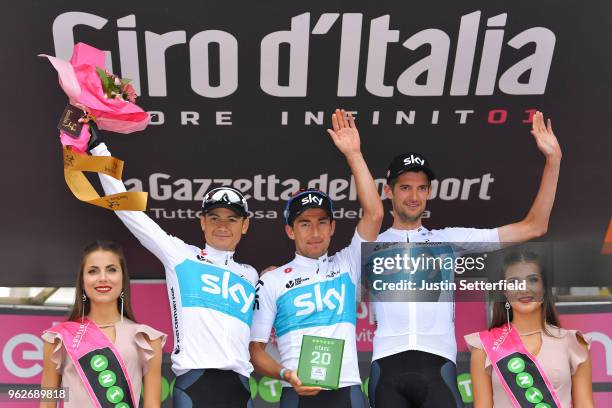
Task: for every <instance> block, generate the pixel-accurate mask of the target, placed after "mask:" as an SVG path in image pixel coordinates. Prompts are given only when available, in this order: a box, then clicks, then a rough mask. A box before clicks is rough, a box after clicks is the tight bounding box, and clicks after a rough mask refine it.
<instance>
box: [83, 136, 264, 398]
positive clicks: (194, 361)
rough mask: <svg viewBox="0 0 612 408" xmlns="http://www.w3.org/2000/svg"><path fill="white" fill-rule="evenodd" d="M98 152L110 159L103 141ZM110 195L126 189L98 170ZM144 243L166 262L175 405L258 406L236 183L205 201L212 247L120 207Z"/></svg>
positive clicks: (241, 204) (243, 209) (248, 271)
mask: <svg viewBox="0 0 612 408" xmlns="http://www.w3.org/2000/svg"><path fill="white" fill-rule="evenodd" d="M90 152H91V154H92V155H95V156H109V155H110V152H109V151H108V149H107V147H106V145H105V144H104V143H99V144H98V145H97V146H95V147H93V148H91V149H90ZM100 181H101V182H102V187H103V188H104V192H105V193H106V194H107V195H108V194H115V193H120V192H124V191H126V189H125V186H124V185H123V183H122V182H121V181H119V180H115V179H113V178H111V177H109V176H106V175H103V174H100ZM115 213H116V214H117V216H118V217H119V219H120V220H121V221H122V222H123V223H124V224H125V226H126V227H127V228H128V229H129V230H130V232H132V234H134V236H135V237H136V238H137V239H138V240H139V241H140V243H141V244H142V245H143V246H144V247H145V248H147V249H148V250H149V251H151V252H152V253H153V254H154V255H155V256H156V257H157V258H158V259H159V260H160V261H161V262H162V264H163V265H164V269H165V274H166V285H167V290H168V299H169V301H170V314H171V316H172V328H173V334H174V350H173V352H172V356H171V359H172V370H173V371H174V373H175V374H176V376H177V378H176V382H175V385H174V391H173V406H174V407H175V408H191V407H211V408H221V407H249V406H252V401H251V399H250V391H249V385H248V377H249V376H250V374H251V372H252V371H253V366H252V365H251V363H250V356H249V351H248V347H249V335H250V325H251V321H252V317H253V303H254V300H255V285H256V284H257V280H258V274H257V271H256V270H255V269H254V268H253V267H251V266H250V265H245V264H241V263H238V262H236V261H234V251H235V249H236V246H237V245H238V243H239V242H240V239H241V237H242V235H243V234H246V232H247V230H248V228H249V218H248V207H247V202H246V199H245V198H244V196H243V195H242V193H241V192H240V191H238V190H236V189H233V188H230V187H220V188H216V189H212V190H210V191H209V192H207V193H206V195H205V197H204V201H203V202H202V215H201V217H200V225H201V228H202V231H203V233H204V239H205V241H206V245H205V247H204V248H203V249H200V248H199V247H196V246H192V245H188V244H186V243H185V242H183V241H182V240H180V239H179V238H176V237H173V236H171V235H169V234H167V233H166V232H164V231H163V230H162V229H161V228H160V226H159V225H157V223H155V222H154V221H153V220H152V219H151V218H149V217H148V216H147V215H146V214H145V213H144V212H140V211H116V212H115Z"/></svg>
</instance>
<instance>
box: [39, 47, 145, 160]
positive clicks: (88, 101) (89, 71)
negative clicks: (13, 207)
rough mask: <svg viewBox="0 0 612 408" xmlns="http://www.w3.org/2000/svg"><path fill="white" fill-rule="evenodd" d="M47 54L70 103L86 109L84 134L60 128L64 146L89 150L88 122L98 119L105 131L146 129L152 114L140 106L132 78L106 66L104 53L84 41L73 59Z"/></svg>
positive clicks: (97, 123)
mask: <svg viewBox="0 0 612 408" xmlns="http://www.w3.org/2000/svg"><path fill="white" fill-rule="evenodd" d="M40 56H41V57H46V58H48V59H49V62H51V64H52V65H53V67H54V68H55V69H56V70H57V73H58V76H59V83H60V86H61V87H62V89H63V90H64V92H65V93H66V95H67V96H68V98H69V100H70V104H71V105H74V106H76V107H77V108H79V109H81V110H83V112H84V114H83V118H82V119H80V120H79V122H81V123H83V127H82V129H81V132H80V135H79V136H78V137H74V136H71V135H69V134H67V133H66V132H64V131H60V140H61V142H62V144H63V145H64V146H72V149H73V150H76V151H78V152H85V151H86V150H87V144H88V142H89V139H90V137H91V134H90V130H89V125H88V124H87V122H89V121H94V122H95V123H96V125H97V127H98V128H99V129H101V130H109V131H111V132H117V133H132V132H136V131H139V130H143V129H144V128H145V127H147V125H148V123H149V114H148V113H147V112H145V111H143V110H142V109H141V108H140V107H138V106H137V105H136V104H135V103H134V101H135V100H136V92H135V90H134V88H133V87H132V85H130V84H129V80H127V79H121V78H118V77H117V76H115V75H113V74H111V73H110V72H108V71H106V70H105V69H104V53H103V52H102V51H100V50H98V49H97V48H94V47H92V46H89V45H87V44H84V43H78V44H76V45H75V46H74V51H73V53H72V58H71V59H70V62H68V61H64V60H61V59H59V58H56V57H52V56H49V55H40Z"/></svg>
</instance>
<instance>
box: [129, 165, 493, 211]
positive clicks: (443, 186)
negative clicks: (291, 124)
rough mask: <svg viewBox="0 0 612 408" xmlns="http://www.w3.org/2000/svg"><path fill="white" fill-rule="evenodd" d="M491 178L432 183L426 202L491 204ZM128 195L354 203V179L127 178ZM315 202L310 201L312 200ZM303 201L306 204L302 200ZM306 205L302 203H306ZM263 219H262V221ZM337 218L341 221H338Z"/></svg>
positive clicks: (162, 198)
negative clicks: (237, 195) (301, 193)
mask: <svg viewBox="0 0 612 408" xmlns="http://www.w3.org/2000/svg"><path fill="white" fill-rule="evenodd" d="M374 181H375V183H376V186H377V188H378V191H379V194H380V196H381V198H383V199H385V198H386V197H385V195H384V192H383V187H384V185H385V184H386V180H385V179H384V178H379V179H375V180H374ZM494 181H495V178H494V177H493V176H492V174H491V173H485V174H483V175H482V176H480V177H474V178H462V179H460V178H454V177H449V178H445V179H441V180H432V182H431V195H430V196H429V199H430V200H433V199H440V200H443V201H453V200H461V201H467V200H484V201H488V200H491V193H490V189H491V185H492V184H493V182H494ZM125 185H126V187H127V189H128V190H130V191H132V190H133V191H148V192H149V197H150V198H151V199H153V200H155V201H195V202H198V203H199V202H201V201H202V200H203V199H204V195H205V193H206V191H208V190H209V189H211V188H215V187H220V186H231V187H234V188H236V189H237V190H240V191H242V192H243V193H244V194H245V197H246V198H247V199H248V200H255V201H280V202H285V201H287V200H289V199H290V198H291V197H292V195H293V194H295V192H297V191H298V190H299V189H300V188H303V187H307V188H317V189H319V190H321V191H323V192H325V193H327V194H328V195H329V197H330V198H331V199H332V200H333V201H341V200H349V201H357V187H356V186H355V179H354V177H351V178H350V179H344V178H334V179H330V178H329V174H327V173H325V174H321V175H320V176H319V177H318V178H316V179H311V180H308V181H305V182H303V183H302V182H300V180H298V179H294V178H289V179H284V180H283V179H279V178H278V177H277V176H276V174H269V175H262V174H256V175H254V176H252V177H251V178H239V179H226V178H193V179H192V178H175V177H173V176H171V175H170V174H166V173H153V174H151V175H150V176H149V177H148V178H147V179H139V178H131V179H128V180H126V181H125ZM314 199H315V198H312V200H314ZM304 200H308V197H305V198H304ZM307 202H308V201H306V202H305V203H307ZM150 210H151V211H152V212H153V213H154V215H155V216H156V217H159V216H160V214H159V213H160V212H161V209H157V208H151V209H150ZM184 211H185V214H184V215H182V216H178V217H175V218H183V217H184V218H192V217H198V216H199V215H200V211H195V210H184ZM262 218H263V217H262ZM340 218H341V217H340Z"/></svg>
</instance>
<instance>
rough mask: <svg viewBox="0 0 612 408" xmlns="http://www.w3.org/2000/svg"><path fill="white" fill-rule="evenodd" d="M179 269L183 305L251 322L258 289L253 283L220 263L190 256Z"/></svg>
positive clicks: (177, 269) (248, 323) (177, 268)
mask: <svg viewBox="0 0 612 408" xmlns="http://www.w3.org/2000/svg"><path fill="white" fill-rule="evenodd" d="M175 269H176V275H177V277H178V282H179V288H180V292H181V303H182V305H183V307H203V308H208V309H213V310H217V311H219V312H221V313H225V314H226V315H229V316H232V317H235V318H236V319H238V320H241V321H242V322H244V323H246V324H247V325H249V326H250V325H251V321H252V320H253V300H254V299H255V288H254V287H253V286H252V285H251V284H250V282H248V281H247V280H245V279H243V278H241V277H240V276H238V275H236V274H235V273H232V272H231V271H228V270H225V269H223V268H220V267H218V266H215V265H206V264H201V263H199V262H195V261H192V260H189V259H186V260H184V261H183V262H181V263H180V264H179V265H177V266H176V268H175Z"/></svg>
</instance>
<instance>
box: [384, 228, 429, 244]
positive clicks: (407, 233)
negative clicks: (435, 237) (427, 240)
mask: <svg viewBox="0 0 612 408" xmlns="http://www.w3.org/2000/svg"><path fill="white" fill-rule="evenodd" d="M387 231H389V232H390V233H391V234H393V235H396V236H397V237H399V238H400V239H401V241H407V240H408V238H409V237H411V236H412V235H415V234H424V233H426V232H428V231H429V230H428V229H427V228H425V227H424V226H422V225H421V226H420V227H418V228H415V229H411V230H404V229H397V228H389V229H388V230H387Z"/></svg>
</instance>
